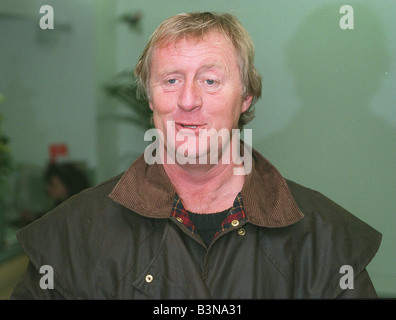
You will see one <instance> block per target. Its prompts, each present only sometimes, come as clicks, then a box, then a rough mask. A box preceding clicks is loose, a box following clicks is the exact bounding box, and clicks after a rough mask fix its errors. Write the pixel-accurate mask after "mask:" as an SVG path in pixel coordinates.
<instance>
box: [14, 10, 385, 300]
mask: <svg viewBox="0 0 396 320" xmlns="http://www.w3.org/2000/svg"><path fill="white" fill-rule="evenodd" d="M253 60H254V52H253V44H252V41H251V39H250V37H249V35H248V34H247V32H246V30H245V29H244V28H243V27H242V25H241V24H240V22H239V21H238V20H237V19H236V18H235V17H234V16H231V15H229V14H216V13H189V14H180V15H177V16H174V17H171V18H169V19H167V20H166V21H164V22H163V23H162V24H161V25H160V26H159V28H158V29H157V30H156V31H155V32H154V34H153V35H152V37H151V39H150V41H149V43H148V44H147V46H146V48H145V50H144V51H143V54H142V56H141V58H140V60H139V62H138V64H137V66H136V69H135V74H136V76H137V78H138V79H139V84H140V86H141V88H142V90H143V91H144V93H145V95H146V97H147V99H148V101H149V105H150V108H151V110H152V111H153V120H154V124H155V127H156V130H157V132H158V141H157V142H158V143H157V144H156V148H154V150H153V149H150V152H149V154H147V152H145V155H142V156H141V157H140V158H138V159H137V160H136V161H135V162H134V163H133V164H132V165H131V167H130V168H129V169H128V170H127V171H126V172H125V173H124V174H123V175H121V176H119V177H116V178H114V179H110V180H109V181H106V182H104V183H102V184H100V185H98V186H96V187H94V188H90V189H87V190H86V191H83V192H82V193H80V194H79V195H77V196H74V197H72V198H71V199H69V200H68V201H66V202H64V203H63V204H62V205H60V206H59V207H58V208H56V209H55V210H53V211H52V212H50V213H48V214H47V215H45V216H44V217H43V218H42V219H40V220H39V221H37V222H35V223H33V224H31V225H30V226H28V227H26V228H25V229H23V230H21V231H20V232H19V233H18V238H19V241H20V243H21V245H22V247H23V248H24V250H25V252H26V254H27V255H28V257H29V258H30V263H29V266H28V269H27V272H26V274H25V275H24V276H23V278H22V279H21V281H20V282H19V284H18V285H17V286H16V288H15V290H14V293H13V295H12V297H13V298H16V299H24V298H79V299H92V298H98V299H120V298H121V299H124V298H127V299H145V298H154V299H161V298H166V299H180V298H216V299H227V298H232V299H238V298H241V299H249V298H348V297H352V298H354V297H356V298H362V297H365V298H366V297H375V296H376V292H375V289H374V287H373V285H372V283H371V281H370V278H369V276H368V273H367V271H366V266H367V264H368V263H369V262H370V261H371V259H372V258H373V257H374V255H375V253H376V252H377V250H378V247H379V244H380V241H381V235H380V234H379V233H378V232H377V231H375V230H374V229H372V228H371V227H369V226H368V225H366V224H365V223H364V222H362V221H360V220H359V219H357V218H356V217H354V216H352V215H351V214H350V213H348V212H347V211H345V210H344V209H342V208H341V207H339V206H338V205H337V204H335V203H334V202H332V201H331V200H329V199H327V198H326V197H324V196H323V195H321V194H319V193H318V192H315V191H313V190H310V189H307V188H305V187H302V186H300V185H298V184H296V183H294V182H291V181H287V180H285V179H284V178H283V177H282V176H281V175H280V173H279V172H278V171H277V170H276V169H275V168H274V167H273V166H272V165H271V164H270V163H269V162H268V161H267V160H266V159H265V158H264V157H263V156H261V155H260V154H259V153H258V152H257V151H255V150H254V149H251V148H250V147H249V146H247V145H246V144H244V143H243V142H242V143H241V144H240V145H239V143H235V142H238V141H237V140H238V139H237V138H238V135H234V134H232V132H234V131H233V130H237V129H241V128H242V127H243V126H244V125H245V124H246V123H247V122H248V121H250V120H251V119H252V113H253V109H252V107H253V104H254V102H255V101H257V99H258V98H259V97H260V95H261V78H260V75H259V74H258V72H257V71H256V69H255V68H254V65H253ZM221 130H225V131H226V132H228V133H229V135H228V138H227V137H225V138H223V136H221V135H219V134H218V133H219V132H220V131H221ZM202 133H206V134H205V135H202ZM239 146H241V147H242V148H241V153H242V154H239V156H235V154H237V155H238V152H237V153H236V152H235V149H238V148H239ZM157 147H158V148H157ZM213 154H215V155H216V157H215V159H214V157H213ZM153 158H154V159H155V160H156V161H151V160H152V159H153ZM241 159H243V162H241V161H240V160H241ZM148 162H150V164H149V163H148ZM249 163H250V165H249ZM235 169H236V170H235ZM238 170H239V171H238ZM241 170H243V171H242V174H241ZM243 172H244V173H245V174H243ZM42 266H46V268H48V266H50V268H51V270H52V271H53V277H52V278H51V279H46V280H48V281H50V280H53V289H48V285H47V286H46V285H45V284H44V285H43V281H42V280H43V277H44V275H43V274H42V273H40V272H39V271H40V268H41V267H42ZM44 270H46V269H44ZM344 273H345V274H344ZM43 287H44V288H43Z"/></svg>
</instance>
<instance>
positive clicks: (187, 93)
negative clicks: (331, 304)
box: [178, 81, 202, 112]
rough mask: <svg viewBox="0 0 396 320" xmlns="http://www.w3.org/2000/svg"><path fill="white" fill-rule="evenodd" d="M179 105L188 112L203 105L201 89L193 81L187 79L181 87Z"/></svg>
mask: <svg viewBox="0 0 396 320" xmlns="http://www.w3.org/2000/svg"><path fill="white" fill-rule="evenodd" d="M178 106H179V108H180V109H182V110H184V111H188V112H190V111H193V110H195V109H199V108H201V107H202V98H201V95H200V90H199V88H198V86H197V84H195V83H194V82H193V81H190V82H187V81H186V82H185V83H184V84H183V86H182V87H181V88H180V95H179V99H178Z"/></svg>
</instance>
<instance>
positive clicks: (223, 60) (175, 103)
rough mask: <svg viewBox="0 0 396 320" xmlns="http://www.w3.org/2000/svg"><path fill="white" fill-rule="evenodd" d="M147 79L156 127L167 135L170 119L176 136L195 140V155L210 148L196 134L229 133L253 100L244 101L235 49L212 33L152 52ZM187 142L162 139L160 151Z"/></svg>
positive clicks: (161, 47) (202, 153)
mask: <svg viewBox="0 0 396 320" xmlns="http://www.w3.org/2000/svg"><path fill="white" fill-rule="evenodd" d="M150 75H151V76H150V83H149V85H150V98H151V99H150V102H149V105H150V108H151V110H153V119H154V124H155V127H156V128H157V129H159V130H161V132H162V133H164V135H165V137H167V135H168V134H170V132H168V131H167V124H168V122H169V121H174V122H175V134H178V133H179V132H180V133H182V134H185V135H187V136H188V135H192V136H195V137H196V138H197V139H196V141H197V144H196V145H195V148H192V149H194V150H195V152H196V154H195V156H197V157H198V156H204V155H205V153H208V152H209V150H210V146H209V143H200V142H203V141H202V139H201V140H199V139H198V134H199V132H200V130H202V129H207V130H210V129H214V130H216V131H217V132H219V131H220V130H221V129H227V130H228V132H229V133H230V134H231V130H232V129H237V128H238V121H239V117H240V115H241V113H242V112H245V111H246V110H247V109H248V108H249V106H250V103H251V100H252V97H251V96H247V97H243V85H242V81H241V75H240V71H239V67H238V58H237V54H236V52H235V49H234V47H233V46H232V44H231V43H230V42H229V41H228V40H227V39H225V38H224V36H223V35H221V34H220V33H217V32H212V33H210V34H208V35H207V36H205V37H204V39H195V38H194V39H192V38H184V39H181V40H179V41H177V42H173V43H170V44H169V45H167V46H160V47H157V48H155V49H154V51H153V55H152V60H151V66H150ZM212 131H213V130H212ZM223 131H224V130H223ZM187 140H188V139H186V140H184V141H175V139H174V138H172V139H170V140H168V141H166V138H165V142H164V143H165V148H166V150H167V151H169V150H170V148H172V149H174V150H176V151H177V150H178V148H179V147H180V146H181V145H182V144H184V142H185V141H187ZM212 140H213V139H212ZM188 141H190V140H188ZM206 141H207V140H206ZM167 143H168V144H172V145H171V146H170V145H167ZM210 143H212V144H213V141H211V142H210ZM220 148H221V147H220V146H219V150H220ZM189 150H190V149H189ZM189 156H194V155H191V154H189Z"/></svg>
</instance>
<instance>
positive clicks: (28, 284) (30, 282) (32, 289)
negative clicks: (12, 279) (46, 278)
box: [10, 262, 64, 300]
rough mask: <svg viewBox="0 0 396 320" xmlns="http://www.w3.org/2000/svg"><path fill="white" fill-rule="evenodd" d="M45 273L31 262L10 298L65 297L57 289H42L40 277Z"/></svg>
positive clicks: (40, 298)
mask: <svg viewBox="0 0 396 320" xmlns="http://www.w3.org/2000/svg"><path fill="white" fill-rule="evenodd" d="M42 276H43V275H42V274H40V273H39V272H38V271H37V269H36V268H35V267H34V266H33V264H32V263H31V262H29V264H28V266H27V269H26V272H25V274H24V275H23V276H22V278H21V279H20V280H19V282H18V283H17V285H16V286H15V288H14V290H13V292H12V293H11V297H10V300H46V299H53V300H61V299H64V297H63V296H62V295H61V294H60V293H59V292H58V290H56V288H55V287H54V288H53V289H42V288H41V287H40V279H41V277H42Z"/></svg>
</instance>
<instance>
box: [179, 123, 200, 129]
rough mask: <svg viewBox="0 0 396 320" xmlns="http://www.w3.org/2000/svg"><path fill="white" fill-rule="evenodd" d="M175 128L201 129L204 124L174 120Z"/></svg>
mask: <svg viewBox="0 0 396 320" xmlns="http://www.w3.org/2000/svg"><path fill="white" fill-rule="evenodd" d="M176 128H177V129H178V130H182V129H190V130H193V131H198V130H199V129H203V128H204V124H198V123H182V122H176Z"/></svg>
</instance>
